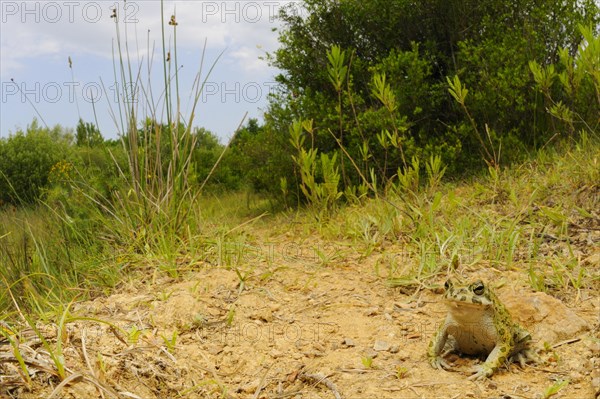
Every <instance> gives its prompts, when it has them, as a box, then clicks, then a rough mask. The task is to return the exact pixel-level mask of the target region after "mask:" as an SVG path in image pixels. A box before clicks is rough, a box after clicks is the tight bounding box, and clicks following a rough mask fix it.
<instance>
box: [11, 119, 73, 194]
mask: <svg viewBox="0 0 600 399" xmlns="http://www.w3.org/2000/svg"><path fill="white" fill-rule="evenodd" d="M72 141H73V137H72V135H71V134H70V133H67V132H65V131H64V129H62V128H61V127H60V126H55V127H54V128H52V129H48V128H42V127H39V125H38V123H37V121H36V120H34V121H33V122H32V124H31V125H30V126H28V127H27V129H26V131H25V132H23V131H22V130H17V132H16V133H15V134H13V135H10V136H9V137H8V138H1V139H0V204H1V203H8V204H13V205H17V204H31V203H33V202H35V201H36V200H37V199H38V198H40V197H41V196H42V195H43V194H44V193H45V192H46V191H47V190H48V188H49V187H50V186H51V184H52V182H51V172H53V167H54V166H55V165H58V164H59V162H64V163H63V164H62V165H63V167H64V168H63V170H62V171H60V172H58V171H55V172H56V173H59V174H64V173H68V170H67V168H69V166H68V165H69V162H70V161H71V157H72V150H71V143H72ZM65 165H66V166H65Z"/></svg>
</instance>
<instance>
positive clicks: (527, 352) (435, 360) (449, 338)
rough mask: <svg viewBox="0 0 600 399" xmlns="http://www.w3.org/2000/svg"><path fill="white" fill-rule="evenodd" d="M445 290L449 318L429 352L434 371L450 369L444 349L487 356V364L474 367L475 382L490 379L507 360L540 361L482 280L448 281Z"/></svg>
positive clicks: (431, 343) (529, 342)
mask: <svg viewBox="0 0 600 399" xmlns="http://www.w3.org/2000/svg"><path fill="white" fill-rule="evenodd" d="M445 289H446V292H445V294H444V299H445V302H446V305H447V307H448V315H447V316H446V319H445V321H444V323H443V324H442V325H441V326H440V328H439V329H438V331H437V333H436V334H435V336H434V337H433V339H432V340H431V342H430V343H429V350H428V357H429V362H430V363H431V365H432V366H433V367H434V368H436V369H439V368H443V369H450V368H451V366H450V365H449V364H448V363H446V361H445V360H444V359H443V354H442V352H443V351H444V350H445V349H447V352H448V351H452V350H455V351H458V352H461V353H464V354H467V355H480V354H485V355H487V358H486V360H485V362H484V363H483V364H481V365H479V366H477V367H475V370H474V372H475V374H473V375H472V376H470V377H469V379H476V380H481V379H484V378H486V377H490V376H491V375H492V374H493V373H494V372H495V371H496V370H498V368H499V367H500V366H501V365H502V364H504V363H505V362H506V361H507V360H517V361H518V362H519V364H520V365H521V366H523V365H524V364H525V363H526V362H528V361H534V362H536V361H537V360H538V359H537V355H536V354H535V352H534V351H533V349H531V348H530V344H531V335H530V334H529V332H527V331H526V330H525V329H523V328H522V327H521V326H520V325H519V324H517V323H515V322H513V321H512V318H511V317H510V314H509V313H508V311H507V310H506V308H505V307H504V305H503V304H502V303H501V302H500V301H499V300H498V298H497V297H496V295H495V294H494V293H493V292H492V291H491V290H490V288H489V287H488V286H487V285H485V284H484V283H483V282H482V281H480V280H478V281H476V282H474V283H472V284H469V285H456V286H455V285H454V284H453V282H452V281H451V280H448V281H447V282H446V284H445Z"/></svg>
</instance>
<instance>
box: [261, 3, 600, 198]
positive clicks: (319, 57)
mask: <svg viewBox="0 0 600 399" xmlns="http://www.w3.org/2000/svg"><path fill="white" fill-rule="evenodd" d="M303 5H304V7H303V9H305V10H306V14H304V15H303V16H299V15H296V14H295V13H294V11H293V10H292V9H291V8H290V9H285V8H284V9H283V11H282V13H281V19H282V21H283V23H284V26H283V28H282V30H280V31H279V41H280V43H281V47H280V48H279V49H278V50H277V51H276V52H274V53H272V54H270V55H269V60H270V62H271V64H272V65H273V66H275V67H277V68H279V69H280V70H281V71H282V73H281V74H280V75H278V76H277V78H276V79H277V81H278V82H279V84H280V85H279V90H278V91H277V92H275V93H274V94H273V96H272V99H271V102H270V105H269V109H268V113H267V118H266V129H269V130H272V131H273V132H275V134H278V135H282V136H284V135H286V134H287V131H288V128H289V126H291V124H292V123H293V121H294V120H313V121H314V134H313V135H312V136H311V148H314V149H316V150H318V152H319V153H326V154H329V155H330V156H331V155H332V154H333V153H334V152H337V151H338V150H339V148H340V147H343V148H344V149H345V151H347V155H346V156H344V157H341V158H340V173H341V175H342V177H343V179H342V184H343V185H344V190H352V186H354V185H359V184H364V181H363V180H365V179H364V178H363V176H370V175H371V172H370V171H371V170H372V169H373V170H374V171H375V175H374V177H375V178H378V179H379V180H380V181H383V182H387V181H389V179H390V178H392V177H393V175H394V174H395V173H396V171H397V170H398V168H401V169H405V168H409V167H410V165H409V163H408V162H409V160H410V159H412V157H413V156H417V157H419V158H422V159H429V158H430V156H432V155H434V156H439V157H441V160H442V161H443V163H444V164H445V165H448V170H447V172H448V173H449V174H453V175H457V174H465V173H473V172H474V171H477V170H480V169H481V168H482V167H483V166H485V165H486V164H493V165H499V164H501V163H503V164H507V163H510V162H513V161H515V160H519V159H521V158H522V157H524V156H525V155H526V154H528V153H529V152H530V151H531V150H532V149H535V148H538V147H540V146H542V145H545V144H546V143H547V141H548V140H549V139H550V138H551V137H553V135H554V134H555V131H553V122H552V119H553V118H552V117H551V116H550V115H549V114H548V113H547V112H546V110H549V111H550V113H551V114H552V115H554V119H559V120H561V121H563V123H564V124H565V125H566V126H567V127H570V126H571V125H573V126H574V130H577V126H576V122H577V120H578V116H577V114H578V113H579V112H577V111H574V110H573V108H572V105H573V103H572V102H568V101H566V99H563V100H562V102H558V100H561V99H560V98H558V99H557V100H556V101H555V102H554V103H550V102H549V101H548V100H547V99H546V100H544V98H543V97H541V96H539V95H538V94H537V93H536V92H535V91H533V90H531V78H530V74H529V66H528V65H529V61H531V60H534V61H536V62H538V63H543V64H544V65H550V64H552V63H556V62H558V61H559V60H560V59H565V60H567V59H569V57H579V58H578V60H579V61H578V62H579V64H582V65H583V64H585V62H586V61H584V60H588V62H589V63H590V65H592V66H594V65H595V64H594V62H596V61H595V60H596V59H597V58H598V57H594V56H593V55H589V56H587V58H586V56H585V55H582V56H578V55H577V54H585V53H586V52H587V51H588V48H593V47H594V45H593V40H591V39H590V37H591V36H592V35H591V33H588V34H587V36H586V34H585V33H584V32H582V31H580V30H579V29H578V28H577V26H578V24H581V23H585V24H587V25H588V26H591V27H590V28H589V29H588V32H594V30H595V29H596V27H597V24H598V20H599V18H600V14H599V12H598V8H597V6H596V5H595V4H594V2H593V1H591V0H586V1H583V2H571V3H569V4H567V5H561V4H558V3H556V2H554V1H551V0H544V1H542V2H539V1H533V0H520V1H518V2H516V3H514V2H513V3H506V2H499V1H496V0H485V1H475V0H470V1H466V2H464V1H461V2H456V1H450V2H446V1H444V2H442V1H435V2H433V3H423V2H416V3H415V2H412V1H406V0H394V1H387V0H385V1H384V0H372V1H369V2H362V1H358V0H350V1H344V2H331V1H324V0H305V1H304V3H303ZM582 39H584V42H582ZM583 43H592V45H590V46H587V47H586V46H585V45H583V46H581V47H579V49H578V46H579V45H580V44H583ZM561 48H565V50H564V51H562V50H560V49H561ZM592 53H593V51H589V54H592ZM573 65H575V64H573ZM577 65H578V64H577ZM544 68H545V67H544ZM571 69H575V68H571ZM597 69H598V68H597V67H596V69H595V70H597ZM565 70H566V71H567V72H566V75H564V76H563V77H562V78H561V77H560V76H561V75H557V76H559V78H558V79H557V80H560V79H562V80H563V81H565V82H575V83H576V82H577V79H576V78H575V79H573V78H571V76H574V75H573V73H571V75H569V73H570V72H568V71H569V69H568V68H566V69H565ZM587 70H588V71H592V70H594V69H593V67H591V68H588V69H587ZM548 71H551V69H548ZM555 73H556V74H560V73H562V72H561V68H555ZM589 76H590V77H594V76H597V74H594V73H593V72H592V73H590V74H589ZM448 77H450V78H448ZM587 80H588V81H590V82H592V81H593V78H592V79H590V78H588V79H587ZM554 86H556V85H555V84H554ZM588 86H589V87H588V89H586V90H587V91H586V93H587V94H588V96H589V95H591V94H593V95H594V97H595V96H597V94H596V93H594V91H593V90H592V91H590V90H589V88H592V89H593V87H594V86H593V85H591V84H589V83H588ZM448 87H450V89H451V90H450V92H448ZM467 88H468V89H467ZM552 91H556V87H554V88H553V89H552ZM580 92H581V93H583V92H584V91H581V90H580ZM467 93H468V95H467ZM553 98H554V97H553ZM581 98H584V97H583V95H582V96H581ZM577 107H578V108H580V109H581V110H582V113H583V114H585V117H584V119H585V120H586V121H587V123H588V125H590V118H589V116H591V115H594V113H593V112H592V111H594V110H596V111H597V109H595V108H591V107H590V106H589V105H585V104H584V103H583V102H580V103H578V104H577ZM594 126H595V125H594ZM594 126H593V127H592V130H593V129H595V127H594ZM572 130H573V129H572ZM332 132H335V134H332ZM289 150H290V148H281V149H280V150H279V151H281V152H283V151H289ZM288 154H289V152H288ZM348 159H351V160H353V162H348V161H347V160H348ZM355 164H356V165H357V166H358V170H357V167H355ZM281 177H284V176H282V175H278V180H279V179H280V178H281ZM370 180H374V179H370ZM288 183H289V182H288ZM288 191H293V190H288Z"/></svg>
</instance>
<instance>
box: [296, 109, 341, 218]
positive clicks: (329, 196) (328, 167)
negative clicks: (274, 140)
mask: <svg viewBox="0 0 600 399" xmlns="http://www.w3.org/2000/svg"><path fill="white" fill-rule="evenodd" d="M304 131H306V132H307V133H308V134H310V135H313V134H314V131H313V128H312V121H295V122H294V123H293V124H292V126H291V127H290V142H291V144H292V145H293V146H294V148H295V149H296V151H297V155H292V159H293V160H294V162H295V163H296V166H297V168H298V171H299V173H300V189H301V190H302V194H304V197H305V198H306V199H307V201H308V202H309V204H310V205H311V206H312V207H313V209H314V210H315V214H316V216H317V217H318V218H321V217H323V216H327V215H328V214H330V213H331V211H332V210H333V209H334V206H335V204H336V202H337V200H338V199H339V198H340V197H341V196H342V193H341V192H340V191H339V188H338V187H339V183H340V173H339V168H338V166H337V153H333V155H332V156H331V157H329V155H327V154H324V153H321V154H318V150H316V149H314V148H310V149H308V150H306V149H305V148H304V143H305V135H304ZM317 155H319V158H318V159H317Z"/></svg>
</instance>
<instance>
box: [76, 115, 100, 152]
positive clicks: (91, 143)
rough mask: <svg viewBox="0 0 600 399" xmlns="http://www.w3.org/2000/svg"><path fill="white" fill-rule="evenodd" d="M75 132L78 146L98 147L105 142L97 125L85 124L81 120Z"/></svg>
mask: <svg viewBox="0 0 600 399" xmlns="http://www.w3.org/2000/svg"><path fill="white" fill-rule="evenodd" d="M75 132H76V133H75V143H76V144H77V145H78V146H88V147H96V146H98V145H100V144H102V143H103V142H104V139H103V138H102V134H100V130H98V128H97V127H96V125H94V124H92V123H89V122H88V123H85V122H84V121H83V120H81V119H79V123H78V124H77V128H76V129H75Z"/></svg>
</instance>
